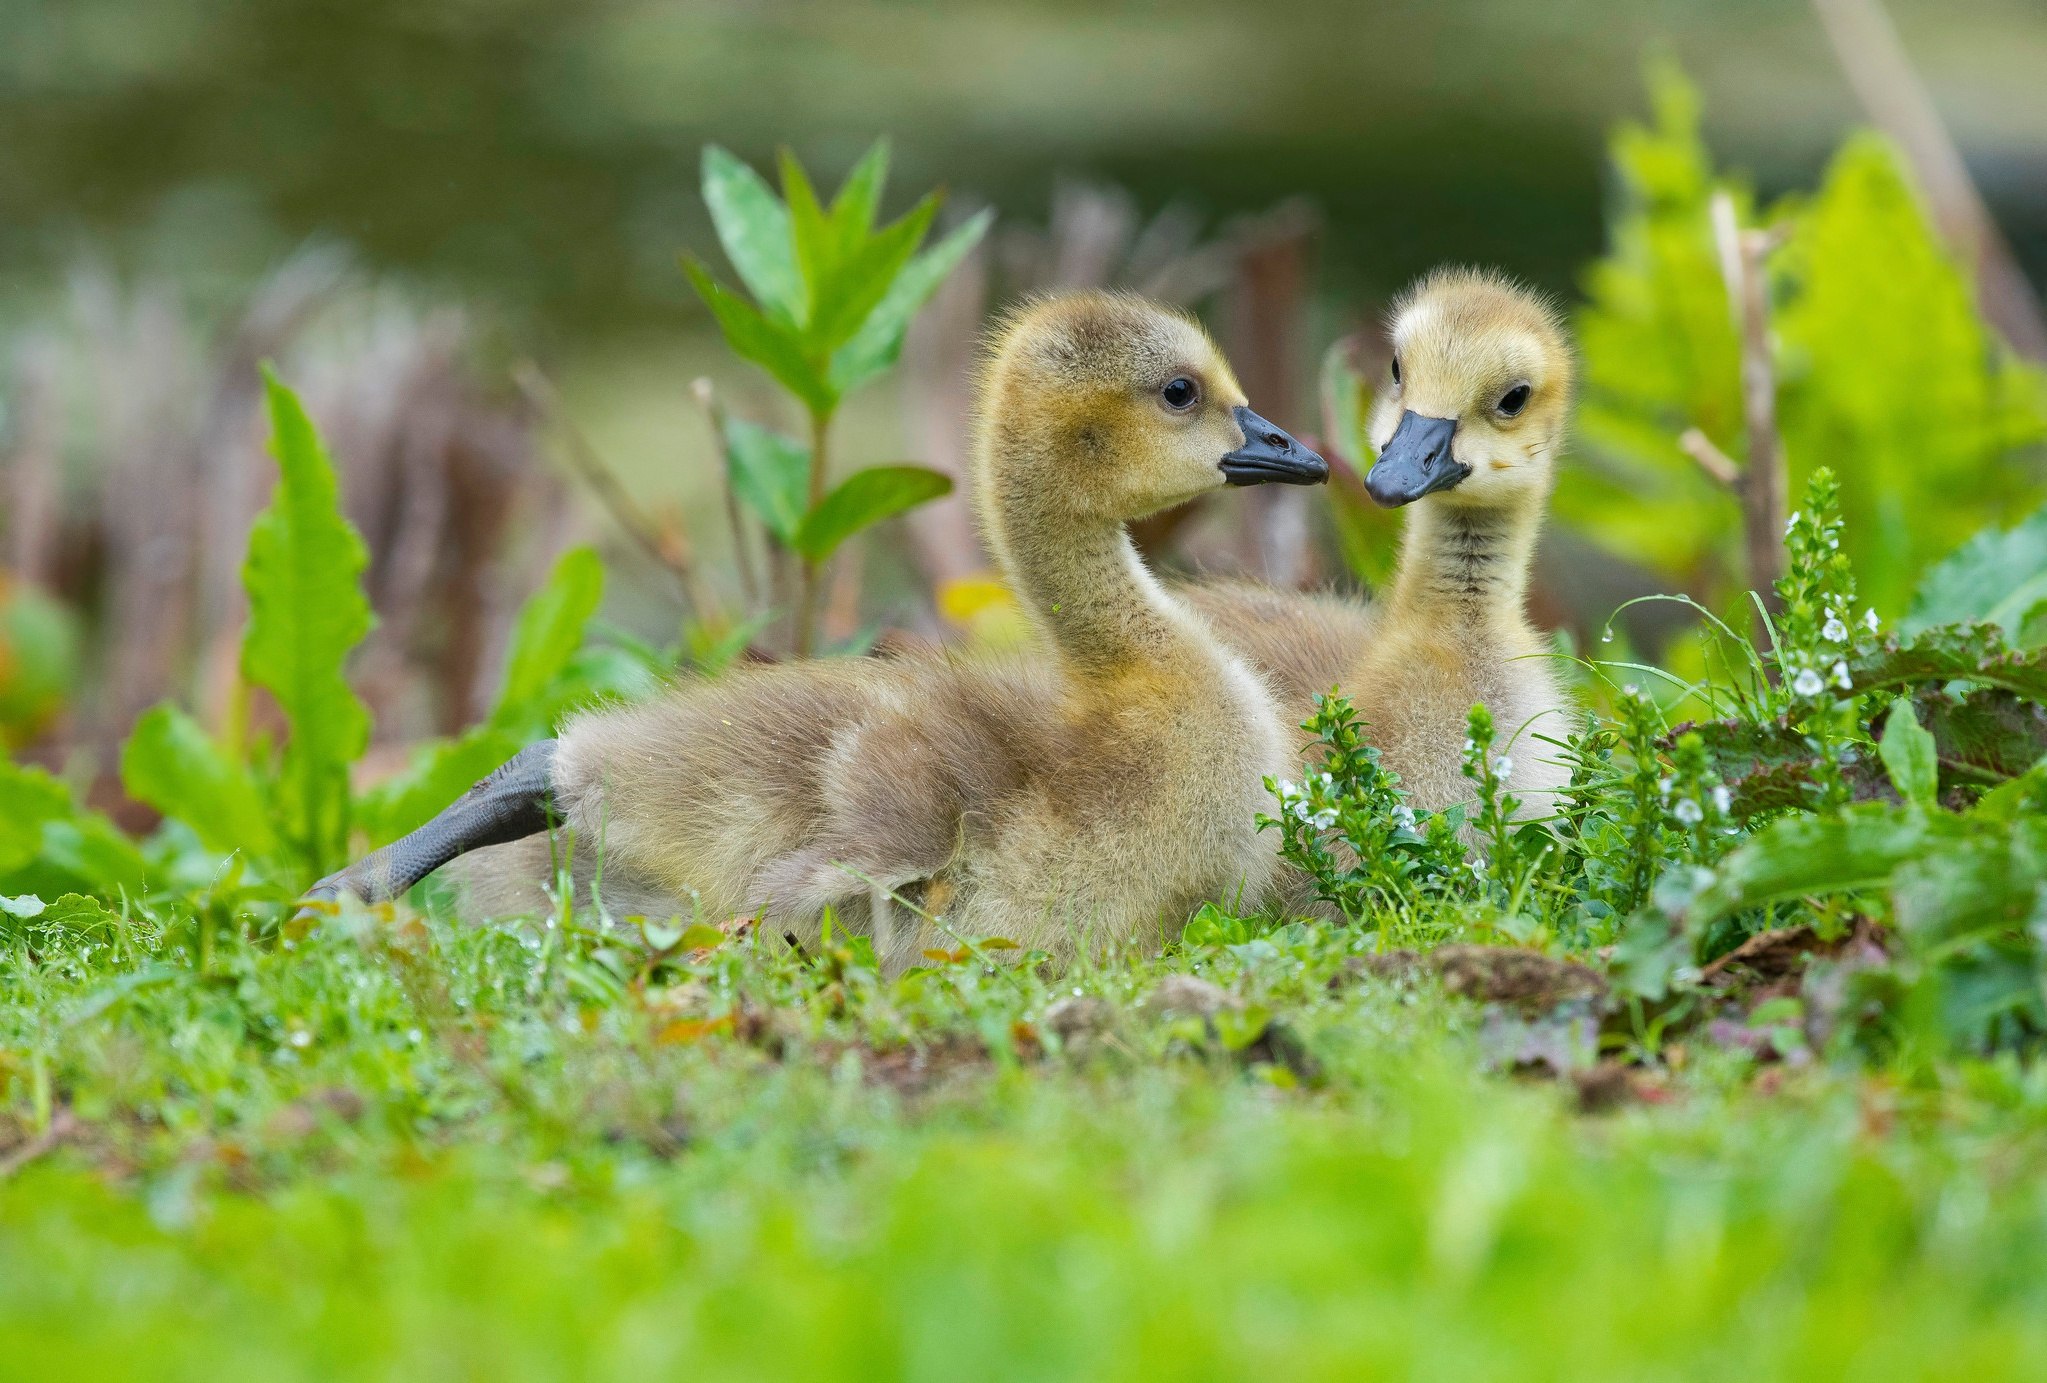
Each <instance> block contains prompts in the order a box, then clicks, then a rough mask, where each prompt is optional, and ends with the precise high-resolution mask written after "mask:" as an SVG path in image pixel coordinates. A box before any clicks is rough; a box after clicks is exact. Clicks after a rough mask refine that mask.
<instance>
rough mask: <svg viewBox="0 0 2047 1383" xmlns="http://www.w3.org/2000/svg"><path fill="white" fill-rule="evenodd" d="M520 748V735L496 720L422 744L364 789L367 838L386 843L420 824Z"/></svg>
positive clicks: (364, 820)
mask: <svg viewBox="0 0 2047 1383" xmlns="http://www.w3.org/2000/svg"><path fill="white" fill-rule="evenodd" d="M523 748H525V741H524V740H523V739H522V738H520V737H519V736H517V735H514V734H512V733H510V732H509V731H507V730H503V729H500V728H498V727H497V726H494V725H476V726H472V727H470V728H469V729H468V730H466V731H464V732H463V733H462V734H460V735H457V736H456V737H455V738H453V739H448V740H436V741H434V742H433V743H431V744H427V745H425V746H423V747H421V748H420V749H419V750H417V751H416V752H415V753H414V754H413V756H412V762H411V763H410V764H408V765H407V766H406V767H405V769H404V771H403V772H401V773H398V774H396V775H395V776H393V777H391V778H388V779H386V780H385V781H383V782H381V783H379V784H377V786H376V787H374V788H372V789H370V790H369V791H368V792H367V793H365V794H363V800H362V805H361V809H360V815H361V818H362V826H363V830H364V831H365V832H366V833H367V834H368V836H369V838H370V843H371V844H372V845H384V844H388V843H389V842H391V841H394V840H396V839H397V838H398V837H400V836H402V835H404V834H405V833H406V832H407V831H411V830H414V829H417V828H418V827H420V826H424V825H425V824H426V823H427V822H428V821H430V820H432V819H433V817H434V816H435V815H436V814H437V813H438V812H440V811H441V810H442V809H443V808H445V807H446V806H447V805H448V804H449V803H450V802H453V801H454V800H455V799H456V798H457V797H460V796H461V795H462V794H463V793H465V792H467V791H469V789H470V788H471V787H472V786H473V785H474V784H475V783H476V781H477V780H478V779H479V778H482V777H485V776H486V775H488V774H489V773H490V772H491V771H492V770H494V769H496V768H497V767H498V766H499V765H501V764H503V763H504V762H505V761H506V760H507V759H509V758H511V757H512V755H514V754H516V753H518V752H519V751H520V750H521V749H523Z"/></svg>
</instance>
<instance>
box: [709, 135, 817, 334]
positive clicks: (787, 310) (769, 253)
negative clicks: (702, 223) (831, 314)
mask: <svg viewBox="0 0 2047 1383" xmlns="http://www.w3.org/2000/svg"><path fill="white" fill-rule="evenodd" d="M703 188H704V204H705V205H706V206H708V207H709V208H710V209H711V224H712V225H713V226H714V227H716V228H717V231H718V243H719V244H721V245H723V246H724V247H725V257H726V258H727V259H730V260H731V261H732V267H733V268H734V269H736V270H738V271H739V278H740V281H741V282H742V283H744V284H745V285H746V286H747V288H748V289H750V290H751V291H752V293H753V295H754V297H755V298H756V299H758V300H759V301H760V304H761V306H762V307H764V308H766V309H767V310H768V313H769V315H771V316H774V317H778V318H780V319H781V320H783V321H786V322H790V323H797V322H801V321H802V320H803V318H804V316H805V313H806V306H807V305H806V303H805V299H804V293H803V279H802V276H801V275H800V274H798V273H797V271H796V251H795V246H794V245H793V244H792V243H791V240H790V229H789V209H788V208H787V207H785V206H783V205H782V201H781V198H779V197H777V196H776V195H775V193H774V189H773V188H771V187H769V186H768V184H767V180H766V179H765V178H763V177H761V175H760V174H758V173H756V172H754V171H753V169H752V168H750V167H748V166H747V165H746V164H745V163H744V162H742V161H741V160H739V159H737V158H734V157H733V156H732V155H731V154H729V153H727V152H726V151H725V150H723V149H721V148H719V147H718V146H717V145H715V144H707V145H705V146H704V174H703Z"/></svg>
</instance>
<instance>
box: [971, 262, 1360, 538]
mask: <svg viewBox="0 0 2047 1383" xmlns="http://www.w3.org/2000/svg"><path fill="white" fill-rule="evenodd" d="M981 402H982V410H981V413H982V428H983V435H982V445H981V447H980V448H979V449H978V455H979V471H980V474H979V475H978V476H977V480H978V488H979V489H980V491H981V492H982V496H983V499H984V502H985V501H987V500H993V501H995V502H997V503H1002V504H1005V505H1013V504H1014V503H1015V502H1016V501H1018V500H1022V499H1028V502H1029V504H1030V506H1031V507H1032V509H1033V510H1034V511H1036V512H1039V513H1054V514H1059V515H1063V516H1066V517H1070V518H1072V519H1073V520H1075V521H1078V522H1100V523H1120V522H1123V521H1126V520H1130V519H1138V518H1143V517H1144V516H1145V515H1146V514H1150V513H1153V512H1155V511H1157V510H1160V509H1165V508H1169V507H1170V506H1172V505H1175V504H1180V503H1182V502H1184V501H1186V500H1190V499H1193V498H1195V497H1196V496H1197V495H1201V494H1205V493H1206V492H1208V491H1210V490H1215V489H1220V488H1221V487H1223V486H1225V485H1259V484H1265V483H1267V482H1273V481H1277V482H1281V483H1284V484H1294V485H1308V484H1315V483H1317V482H1319V481H1323V480H1327V479H1328V478H1329V467H1328V466H1327V464H1325V463H1324V462H1323V460H1322V458H1321V457H1320V456H1317V455H1316V454H1315V453H1314V452H1312V451H1310V450H1308V449H1307V448H1306V447H1304V446H1302V445H1301V444H1300V443H1299V442H1297V441H1295V440H1294V439H1293V438H1292V437H1290V436H1288V435H1287V433H1286V432H1284V431H1282V430H1281V429H1280V428H1278V427H1275V426H1274V425H1273V424H1271V423H1269V422H1267V421H1265V419H1263V418H1261V417H1259V416H1258V415H1257V414H1256V413H1254V412H1252V411H1251V409H1250V408H1249V407H1248V406H1247V402H1246V400H1245V398H1244V391H1243V390H1242V389H1241V388H1240V387H1239V386H1238V384H1237V379H1236V376H1235V375H1234V374H1232V373H1231V372H1230V367H1229V362H1228V361H1226V360H1224V359H1223V355H1222V352H1221V351H1220V350H1218V349H1216V346H1215V343H1214V342H1213V341H1211V340H1209V339H1208V335H1207V333H1205V332H1204V331H1202V329H1201V328H1200V327H1199V326H1197V325H1195V324H1194V323H1193V322H1192V321H1190V320H1188V319H1187V318H1186V317H1183V316H1181V315H1180V314H1178V313H1176V312H1171V311H1168V310H1167V309H1165V308H1162V307H1159V306H1157V305H1155V304H1153V303H1149V302H1146V301H1145V300H1144V299H1142V298H1137V297H1132V296H1128V295H1125V294H1117V293H1076V294H1072V295H1068V296H1062V297H1054V298H1046V299H1041V300H1039V301H1037V302H1034V303H1031V304H1029V305H1027V306H1025V307H1023V308H1022V309H1020V310H1019V311H1018V312H1016V313H1015V314H1014V315H1013V316H1012V317H1011V318H1010V319H1009V320H1008V321H1007V322H1006V323H1005V324H1004V325H1003V326H1002V327H1001V328H1000V329H999V330H998V332H997V333H996V335H995V337H994V339H993V342H992V348H991V351H990V358H989V362H988V367H987V370H986V373H985V376H984V382H983V392H982V400H981Z"/></svg>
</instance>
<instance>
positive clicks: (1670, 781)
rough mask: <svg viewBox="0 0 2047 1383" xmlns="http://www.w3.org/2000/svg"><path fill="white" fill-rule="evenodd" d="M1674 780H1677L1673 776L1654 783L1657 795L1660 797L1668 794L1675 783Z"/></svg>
mask: <svg viewBox="0 0 2047 1383" xmlns="http://www.w3.org/2000/svg"><path fill="white" fill-rule="evenodd" d="M1676 781H1677V780H1676V779H1674V778H1665V779H1663V780H1662V781H1660V782H1658V783H1657V784H1656V792H1657V795H1658V796H1660V797H1668V796H1670V790H1671V788H1672V787H1673V786H1675V785H1676Z"/></svg>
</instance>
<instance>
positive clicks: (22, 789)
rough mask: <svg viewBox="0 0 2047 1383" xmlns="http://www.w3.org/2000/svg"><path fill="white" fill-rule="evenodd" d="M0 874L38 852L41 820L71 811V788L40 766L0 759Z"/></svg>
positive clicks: (32, 857)
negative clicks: (2, 804)
mask: <svg viewBox="0 0 2047 1383" xmlns="http://www.w3.org/2000/svg"><path fill="white" fill-rule="evenodd" d="M0 803H5V804H6V805H5V807H4V809H0V875H5V874H11V873H12V872H14V871H15V870H17V869H20V868H21V867H22V866H24V865H26V864H28V863H29V862H30V861H31V860H33V859H35V857H36V856H37V855H38V854H39V853H41V851H42V848H43V823H44V822H47V821H55V820H59V819H61V818H63V817H66V816H69V815H70V814H71V790H70V789H69V788H67V787H65V786H64V784H63V783H61V782H59V781H58V780H57V779H55V778H53V777H51V776H50V775H49V774H48V773H47V772H45V771H44V770H42V769H40V768H29V767H26V766H24V765H22V764H14V763H7V762H5V761H0Z"/></svg>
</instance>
